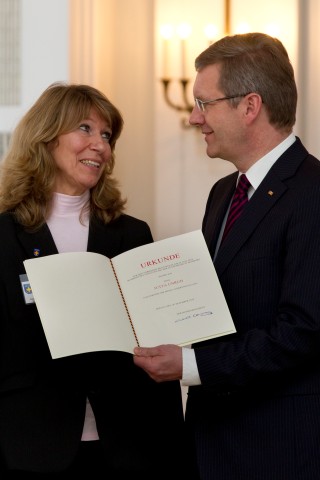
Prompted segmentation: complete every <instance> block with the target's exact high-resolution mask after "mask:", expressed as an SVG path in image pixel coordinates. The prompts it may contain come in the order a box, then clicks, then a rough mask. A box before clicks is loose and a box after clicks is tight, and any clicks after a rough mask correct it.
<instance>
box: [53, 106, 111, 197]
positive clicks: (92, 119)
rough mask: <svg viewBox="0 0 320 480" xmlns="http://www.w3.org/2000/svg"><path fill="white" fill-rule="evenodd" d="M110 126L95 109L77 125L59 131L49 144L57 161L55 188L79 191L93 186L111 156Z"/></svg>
mask: <svg viewBox="0 0 320 480" xmlns="http://www.w3.org/2000/svg"><path fill="white" fill-rule="evenodd" d="M111 133H112V131H111V128H110V127H109V126H108V124H107V123H106V121H105V120H104V119H102V117H101V116H100V115H99V114H98V112H97V111H96V110H95V109H91V110H90V113H89V116H88V118H84V119H83V120H82V121H81V122H80V123H79V126H78V128H76V129H75V130H73V131H72V132H69V133H65V134H63V135H59V136H58V138H57V141H56V143H55V145H54V146H53V148H52V151H51V153H52V156H53V158H54V160H55V162H56V165H57V174H56V179H55V192H57V193H63V194H66V195H82V194H83V193H84V192H85V191H86V190H89V189H91V188H92V187H94V186H95V185H96V184H97V183H98V181H99V179H100V177H101V175H102V173H103V170H104V168H105V165H106V163H107V162H108V161H109V160H110V158H111V147H110V144H109V139H110V136H111Z"/></svg>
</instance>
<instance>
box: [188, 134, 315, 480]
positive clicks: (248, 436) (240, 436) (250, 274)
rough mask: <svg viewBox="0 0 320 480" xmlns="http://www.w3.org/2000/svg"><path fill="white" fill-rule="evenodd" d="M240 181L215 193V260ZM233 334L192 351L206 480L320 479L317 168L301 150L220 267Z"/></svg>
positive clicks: (268, 184) (285, 162)
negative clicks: (196, 366) (224, 222)
mask: <svg viewBox="0 0 320 480" xmlns="http://www.w3.org/2000/svg"><path fill="white" fill-rule="evenodd" d="M237 175H238V174H237V173H234V174H231V175H229V176H227V177H225V178H223V179H221V180H219V181H218V182H217V183H216V184H215V185H214V186H213V188H212V190H211V192H210V195H209V198H208V202H207V206H206V211H205V216H204V220H203V232H204V235H205V238H206V241H207V244H208V246H209V249H210V251H211V253H212V256H213V254H214V251H215V247H216V244H217V240H218V236H219V232H220V229H221V224H222V221H223V218H224V215H225V213H226V210H227V208H228V205H229V202H230V200H231V197H232V194H233V192H234V189H235V184H236V179H237ZM215 268H216V271H217V274H218V277H219V279H220V282H221V285H222V288H223V291H224V294H225V297H226V300H227V303H228V305H229V308H230V312H231V315H232V317H233V320H234V323H235V327H236V330H237V333H236V334H232V335H229V336H225V337H220V338H217V339H215V340H212V341H207V342H204V343H203V344H197V345H195V349H196V350H195V352H196V360H197V365H198V368H199V373H200V378H201V382H202V385H201V386H197V387H190V388H189V396H188V401H187V409H186V416H187V424H188V426H189V427H190V429H191V431H192V434H194V436H195V441H196V446H197V453H198V461H199V465H200V474H202V476H201V479H203V480H206V479H208V480H209V479H210V480H211V479H213V478H218V479H219V480H233V479H234V480H242V479H243V480H264V479H265V480H289V479H290V480H302V479H305V480H319V478H320V454H319V452H320V450H319V448H320V447H319V438H320V415H319V412H320V162H319V161H318V160H317V159H316V158H314V157H313V156H311V155H309V154H308V152H307V151H306V149H305V148H304V147H303V145H302V144H301V142H300V140H299V139H297V140H296V142H295V143H294V144H293V145H292V146H291V147H290V148H289V149H288V150H287V151H286V152H285V153H284V154H283V155H282V156H281V157H280V158H279V159H278V160H277V161H276V163H275V164H274V165H273V167H272V168H271V169H270V171H269V172H268V174H267V175H266V177H265V178H264V180H263V181H262V183H261V184H260V186H259V187H258V189H257V190H256V192H255V193H254V194H253V196H252V197H251V199H250V201H249V203H248V204H247V206H246V207H245V210H244V212H243V214H242V215H241V217H240V218H239V220H238V221H237V222H236V223H235V225H234V226H233V228H232V230H231V231H230V233H229V234H228V236H227V238H226V239H225V241H224V243H223V244H222V246H221V247H220V249H219V252H218V254H217V256H216V259H215Z"/></svg>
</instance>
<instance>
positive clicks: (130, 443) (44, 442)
mask: <svg viewBox="0 0 320 480" xmlns="http://www.w3.org/2000/svg"><path fill="white" fill-rule="evenodd" d="M149 242H152V236H151V232H150V229H149V227H148V225H147V224H146V223H145V222H142V221H140V220H137V219H135V218H133V217H130V216H128V215H123V216H121V217H120V218H119V219H118V220H116V221H115V222H112V223H111V224H109V225H107V226H105V225H102V224H101V223H99V222H96V223H91V224H90V230H89V241H88V250H89V251H92V252H97V253H101V254H103V255H106V256H107V257H109V258H111V257H114V256H115V255H118V254H120V253H122V252H124V251H126V250H129V249H132V248H134V247H137V246H139V245H142V244H146V243H149ZM35 248H37V249H39V251H40V255H42V256H44V255H51V254H55V253H58V252H57V249H56V247H55V244H54V242H53V239H52V237H51V234H50V231H49V229H48V228H47V226H46V225H45V226H44V227H43V228H42V229H41V231H39V232H37V233H27V232H26V231H25V230H24V228H22V227H21V226H20V225H19V224H17V223H16V222H15V221H14V220H13V218H12V216H11V215H9V214H2V215H0V288H1V290H0V458H2V462H3V464H5V465H6V466H7V467H8V468H12V469H22V470H31V471H40V472H41V471H43V472H45V471H49V472H50V471H59V470H62V469H64V468H66V467H67V466H68V465H69V464H70V463H71V462H72V460H73V459H74V457H75V454H76V452H77V449H78V447H79V442H80V439H81V434H82V428H83V423H84V415H85V406H86V397H89V399H90V402H91V405H92V408H93V410H94V413H95V417H96V422H97V428H98V432H99V436H100V439H101V442H102V444H103V446H104V448H105V454H106V460H107V458H109V460H110V462H111V464H112V465H113V466H114V468H115V469H117V468H119V469H124V470H127V471H128V478H130V475H132V474H133V473H134V472H136V473H143V474H145V473H146V472H150V478H154V477H156V478H158V477H157V474H159V478H161V476H160V475H161V472H162V476H163V475H164V472H166V473H168V472H170V471H171V468H173V470H172V472H173V474H174V472H175V471H180V468H181V461H182V451H181V449H182V435H183V410H182V402H181V389H180V384H179V382H173V383H171V382H169V383H166V384H163V385H160V384H156V383H155V382H153V381H152V380H151V379H150V378H149V377H148V376H147V374H145V373H144V372H143V370H142V369H139V368H137V367H135V366H134V364H133V360H132V355H130V354H128V353H122V352H96V353H88V354H83V355H75V356H72V357H66V358H61V359H56V360H52V359H51V356H50V352H49V349H48V345H47V342H46V339H45V335H44V332H43V330H42V327H41V322H40V319H39V316H38V313H37V309H36V306H35V304H31V305H30V304H29V305H27V304H25V302H24V298H23V294H22V289H21V283H20V280H19V275H20V274H23V273H25V270H24V267H23V261H24V260H25V259H27V258H32V257H33V256H34V249H35ZM61 275H63V272H61ZM57 301H59V299H57ZM170 464H172V466H171V465H170Z"/></svg>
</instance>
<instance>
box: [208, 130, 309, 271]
mask: <svg viewBox="0 0 320 480" xmlns="http://www.w3.org/2000/svg"><path fill="white" fill-rule="evenodd" d="M307 155H308V152H307V150H306V149H305V148H304V147H303V145H302V144H301V142H300V140H299V139H297V140H296V142H295V143H294V144H293V145H292V146H291V147H290V148H289V149H288V150H287V151H286V152H284V154H283V155H281V157H280V158H279V159H278V160H277V161H276V162H275V164H274V165H273V167H272V168H271V169H270V171H269V172H268V174H267V175H266V177H265V178H264V179H263V181H262V182H261V184H260V185H259V187H258V188H257V190H256V191H255V193H254V195H253V196H252V197H251V199H250V201H249V202H248V204H247V205H246V207H245V209H244V211H243V213H242V215H241V217H240V218H239V219H238V220H237V222H236V223H235V224H234V226H233V228H232V230H231V231H230V232H229V234H228V236H227V238H226V239H225V240H224V242H223V244H222V245H221V246H220V248H219V251H218V254H217V257H216V259H215V268H216V270H217V273H218V275H221V274H222V273H223V272H224V270H225V269H226V268H227V267H228V265H229V264H230V262H231V261H232V260H233V258H234V256H235V255H236V254H237V253H238V252H239V250H240V249H241V248H242V246H243V245H244V243H245V242H246V241H247V240H248V238H249V237H250V236H251V235H252V234H253V232H254V231H255V229H256V228H257V226H258V225H259V223H260V222H262V221H263V219H264V217H265V216H266V215H267V213H268V212H269V211H270V210H271V209H272V208H274V206H275V205H276V204H277V202H279V200H280V199H281V197H282V196H283V195H284V194H285V192H286V191H287V188H288V186H287V183H286V182H285V180H287V179H289V178H290V177H292V176H293V175H294V174H295V173H296V171H297V169H298V168H299V166H300V164H301V163H302V161H303V160H304V158H305V157H306V156H307ZM212 203H213V204H215V203H217V201H216V200H214V201H213V202H212ZM220 208H221V210H222V213H223V215H224V214H225V211H226V210H225V208H224V205H223V207H220ZM217 215H218V217H219V218H220V215H221V212H218V214H217ZM220 228H221V224H220ZM220 228H219V227H218V228H217V229H216V230H218V231H216V232H215V236H214V238H215V239H217V236H218V234H219V232H220ZM215 244H216V241H215Z"/></svg>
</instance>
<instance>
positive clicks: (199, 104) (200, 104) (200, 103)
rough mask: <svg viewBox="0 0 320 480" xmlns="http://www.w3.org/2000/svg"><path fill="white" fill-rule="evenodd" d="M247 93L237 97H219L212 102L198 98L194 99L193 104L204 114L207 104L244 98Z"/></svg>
mask: <svg viewBox="0 0 320 480" xmlns="http://www.w3.org/2000/svg"><path fill="white" fill-rule="evenodd" d="M249 93H250V92H248V93H242V94H238V95H230V96H229V97H220V98H215V99H213V100H205V101H203V100H200V98H195V99H194V101H195V104H196V106H197V107H198V109H199V110H200V112H202V113H203V112H205V107H204V106H205V105H207V104H209V103H213V104H214V103H216V102H221V101H222V100H231V99H232V98H240V97H246V96H247V95H248V94H249Z"/></svg>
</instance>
